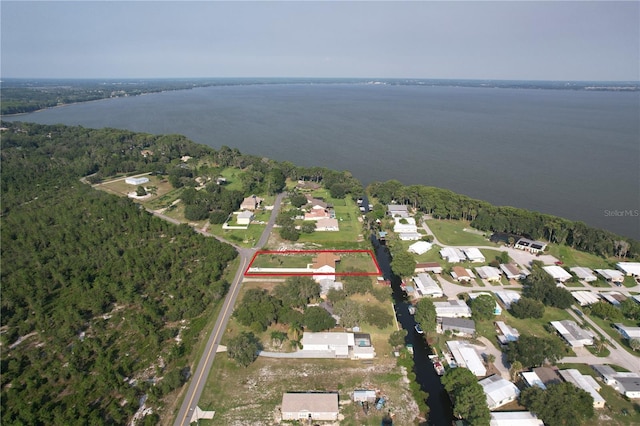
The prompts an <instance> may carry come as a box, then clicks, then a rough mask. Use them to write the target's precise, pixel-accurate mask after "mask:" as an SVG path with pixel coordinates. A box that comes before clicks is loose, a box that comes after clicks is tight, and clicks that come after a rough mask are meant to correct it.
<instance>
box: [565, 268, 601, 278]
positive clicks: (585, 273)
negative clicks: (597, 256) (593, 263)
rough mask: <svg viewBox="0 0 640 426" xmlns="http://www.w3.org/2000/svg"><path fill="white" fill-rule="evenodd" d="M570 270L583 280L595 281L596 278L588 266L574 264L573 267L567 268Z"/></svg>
mask: <svg viewBox="0 0 640 426" xmlns="http://www.w3.org/2000/svg"><path fill="white" fill-rule="evenodd" d="M569 270H570V271H571V272H573V273H574V274H576V276H577V277H578V278H580V279H581V280H585V281H595V280H597V279H598V277H596V276H595V275H593V271H592V270H591V269H589V268H584V267H582V266H574V267H573V268H569Z"/></svg>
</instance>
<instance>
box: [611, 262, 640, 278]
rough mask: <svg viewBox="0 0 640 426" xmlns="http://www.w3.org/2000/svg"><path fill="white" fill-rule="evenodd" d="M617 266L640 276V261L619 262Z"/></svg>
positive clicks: (627, 272) (630, 273) (628, 272)
mask: <svg viewBox="0 0 640 426" xmlns="http://www.w3.org/2000/svg"><path fill="white" fill-rule="evenodd" d="M616 266H617V267H618V269H620V270H621V271H623V272H624V273H625V274H627V275H634V276H636V277H637V276H640V262H618V263H617V264H616Z"/></svg>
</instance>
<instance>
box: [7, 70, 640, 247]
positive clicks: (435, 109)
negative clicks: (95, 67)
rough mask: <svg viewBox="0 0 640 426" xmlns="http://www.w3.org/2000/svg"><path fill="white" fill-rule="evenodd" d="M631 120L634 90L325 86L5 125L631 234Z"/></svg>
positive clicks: (159, 102) (638, 96)
mask: <svg viewBox="0 0 640 426" xmlns="http://www.w3.org/2000/svg"><path fill="white" fill-rule="evenodd" d="M639 117H640V92H637V91H636V92H623V91H585V90H549V89H535V88H504V87H503V88H492V87H453V86H429V85H384V84H379V85H373V84H355V83H344V84H327V83H326V82H323V83H319V84H286V83H280V84H265V85H232V86H217V87H207V88H199V89H193V90H188V91H177V92H165V93H158V94H152V95H145V96H138V97H129V98H119V99H111V100H105V101H97V102H91V103H85V104H77V105H70V106H65V107H60V108H53V109H49V110H45V111H40V112H36V113H32V114H26V115H22V116H20V117H17V118H14V119H19V120H23V121H33V122H37V123H42V124H54V123H63V124H69V125H82V126H85V127H115V128H125V129H130V130H134V131H141V132H148V133H180V134H184V135H186V136H187V137H189V138H190V139H192V140H193V141H195V142H199V143H204V144H207V145H210V146H212V147H214V148H219V147H221V146H223V145H227V146H230V147H237V148H238V149H240V151H242V152H244V153H249V154H255V155H263V156H266V157H270V158H273V159H276V160H288V161H291V162H293V163H295V164H298V165H302V166H323V167H329V168H332V169H337V170H350V171H351V172H352V173H353V174H354V176H356V177H357V178H359V179H360V180H361V181H362V182H363V183H364V184H365V185H366V184H368V183H371V182H373V181H385V180H389V179H397V180H399V181H401V182H402V183H404V184H423V185H431V186H438V187H443V188H447V189H451V190H453V191H455V192H459V193H462V194H466V195H469V196H472V197H474V198H479V199H483V200H487V201H489V202H491V203H494V204H497V205H511V206H516V207H522V208H527V209H531V210H536V211H541V212H545V213H550V214H555V215H559V216H563V217H567V218H569V219H574V220H582V221H584V222H586V223H588V224H590V225H592V226H596V227H601V228H605V229H609V230H612V231H614V232H617V233H619V234H622V235H626V236H630V237H633V238H640V220H639V217H638V216H636V215H635V213H634V211H635V210H638V209H640V167H639V164H640V124H639V122H640V119H639ZM618 212H622V214H620V213H618Z"/></svg>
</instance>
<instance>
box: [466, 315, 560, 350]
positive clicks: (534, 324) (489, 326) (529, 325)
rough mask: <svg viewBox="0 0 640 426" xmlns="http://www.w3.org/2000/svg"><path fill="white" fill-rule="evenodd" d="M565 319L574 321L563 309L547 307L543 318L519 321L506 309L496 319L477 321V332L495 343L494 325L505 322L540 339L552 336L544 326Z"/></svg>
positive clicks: (521, 332) (523, 332)
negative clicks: (496, 322) (497, 322)
mask: <svg viewBox="0 0 640 426" xmlns="http://www.w3.org/2000/svg"><path fill="white" fill-rule="evenodd" d="M564 319H572V317H571V316H570V315H569V313H568V312H566V311H565V310H563V309H557V308H550V307H545V310H544V316H543V317H542V318H539V319H537V318H527V319H518V318H516V317H514V316H513V315H511V314H510V313H509V311H507V310H506V309H503V310H502V314H500V315H496V316H495V317H494V318H491V319H489V320H484V321H476V331H477V333H478V334H480V335H481V336H484V337H486V338H487V339H489V340H491V341H492V342H495V339H496V331H495V328H494V325H493V323H494V322H495V321H504V322H505V323H507V324H508V325H510V326H511V327H513V328H515V329H516V330H518V331H519V332H520V334H532V335H534V336H539V337H547V336H549V335H550V333H549V332H548V331H546V330H545V328H544V326H545V325H547V324H549V322H550V321H560V320H564Z"/></svg>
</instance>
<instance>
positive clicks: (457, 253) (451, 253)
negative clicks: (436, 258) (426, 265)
mask: <svg viewBox="0 0 640 426" xmlns="http://www.w3.org/2000/svg"><path fill="white" fill-rule="evenodd" d="M440 256H442V257H443V258H445V259H447V261H448V262H452V263H456V262H461V261H463V260H464V259H466V256H465V255H464V253H463V252H462V250H460V249H457V248H454V247H445V248H443V249H442V250H440Z"/></svg>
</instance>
